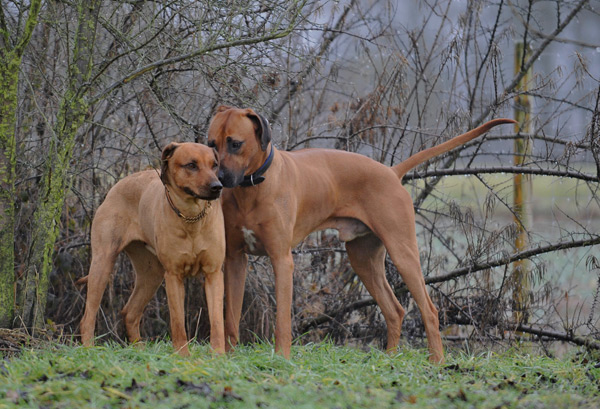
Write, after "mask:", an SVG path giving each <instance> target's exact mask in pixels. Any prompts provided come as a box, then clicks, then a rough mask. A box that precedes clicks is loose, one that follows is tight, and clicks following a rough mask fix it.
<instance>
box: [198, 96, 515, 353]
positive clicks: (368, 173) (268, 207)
mask: <svg viewBox="0 0 600 409" xmlns="http://www.w3.org/2000/svg"><path fill="white" fill-rule="evenodd" d="M512 122H514V121H512V120H508V119H498V120H495V121H490V122H488V123H486V124H484V125H482V126H481V127H479V128H476V129H475V130H473V131H470V132H467V133H466V134H464V135H460V136H458V137H456V138H453V139H452V140H450V141H448V142H446V143H444V144H441V145H439V146H436V147H433V148H430V149H427V150H425V151H422V152H419V153H417V154H416V155H414V156H413V157H411V158H409V159H407V160H406V161H405V162H402V163H400V164H399V165H397V166H394V167H392V168H390V167H387V166H385V165H382V164H381V163H378V162H376V161H374V160H372V159H369V158H367V157H366V156H362V155H359V154H355V153H349V152H344V151H338V150H329V149H304V150H300V151H295V152H283V151H278V150H276V149H275V150H274V151H273V159H272V164H271V166H270V168H268V170H267V171H266V173H265V174H264V176H265V180H264V182H263V183H261V184H258V185H256V186H251V187H240V186H238V184H239V183H240V182H241V181H242V179H243V177H244V175H249V174H252V173H253V172H255V171H256V170H257V169H259V168H260V167H261V166H262V164H263V163H265V161H266V159H267V157H268V155H269V153H270V152H271V146H270V145H271V143H270V141H271V134H270V129H269V125H268V123H267V121H266V120H265V119H264V118H263V117H262V116H260V115H258V114H257V113H256V112H254V111H253V110H251V109H235V108H230V107H220V108H219V109H218V110H217V113H216V114H215V116H214V118H213V119H212V121H211V124H210V127H209V131H208V144H209V146H212V147H214V148H215V149H217V151H218V152H219V157H220V169H219V178H220V180H221V182H223V185H224V186H225V187H229V188H231V189H225V192H224V195H223V199H222V202H223V211H224V214H225V230H226V236H227V252H226V257H225V293H226V316H225V317H226V319H225V334H226V337H227V345H226V346H227V347H228V348H230V347H232V346H234V345H236V343H237V341H238V331H239V321H240V315H241V309H242V299H243V294H244V282H245V278H246V264H247V256H246V254H256V255H268V256H269V257H270V258H271V262H272V265H273V269H274V273H275V292H276V302H277V313H276V325H275V348H276V350H277V351H278V352H280V353H281V354H283V355H284V356H285V357H289V355H290V346H291V341H292V327H291V306H292V285H293V284H292V282H293V277H292V276H293V271H294V262H293V259H292V248H293V247H294V246H296V245H297V244H298V243H299V242H300V241H301V240H303V239H304V238H305V237H306V236H307V235H308V234H309V233H311V232H312V231H315V230H321V229H325V228H335V229H337V230H338V231H339V237H340V239H341V240H342V241H345V242H346V249H347V252H348V257H349V259H350V263H351V265H352V267H353V268H354V270H355V272H356V274H357V275H358V276H359V277H360V279H361V280H362V282H363V283H364V285H365V287H366V288H367V290H368V291H369V293H370V294H371V295H372V296H373V298H374V299H375V300H376V301H377V304H378V305H379V307H380V308H381V311H382V313H383V315H384V317H385V320H386V323H387V327H388V337H387V347H388V349H393V348H396V347H397V345H398V342H399V338H400V330H401V325H402V320H403V317H404V309H403V308H402V307H401V306H400V304H399V303H398V300H397V299H396V297H395V296H394V293H393V291H392V289H391V288H390V286H389V284H388V282H387V280H386V278H385V268H384V260H385V251H386V249H387V251H388V253H389V255H390V257H391V259H392V261H393V262H394V265H395V266H396V268H397V269H398V271H399V272H400V275H401V276H402V279H403V280H404V283H405V284H406V286H407V288H408V289H409V291H410V292H411V294H412V296H413V298H414V300H415V302H416V304H417V306H418V307H419V309H420V311H421V314H422V317H423V322H424V325H425V331H426V334H427V338H428V342H429V351H430V359H431V361H434V362H442V361H443V360H444V353H443V348H442V341H441V337H440V331H439V321H438V311H437V309H436V307H435V306H434V305H433V303H432V301H431V299H430V298H429V295H428V293H427V289H426V286H425V281H424V279H423V275H422V273H421V265H420V261H419V251H418V247H417V239H416V234H415V214H414V210H413V202H412V200H411V198H410V196H409V194H408V192H407V190H406V189H405V188H404V187H403V186H402V183H401V178H402V176H403V175H404V174H405V173H406V172H407V171H408V170H410V169H411V168H413V167H415V166H417V165H418V164H420V163H423V162H424V161H426V160H428V159H430V158H432V157H434V156H437V155H440V154H442V153H444V152H447V151H448V150H450V149H453V148H454V147H457V146H459V145H462V144H464V143H466V142H467V141H469V140H471V139H473V138H475V137H477V136H479V135H481V134H483V133H484V132H486V131H487V130H489V129H490V128H492V127H494V126H496V125H499V124H502V123H512Z"/></svg>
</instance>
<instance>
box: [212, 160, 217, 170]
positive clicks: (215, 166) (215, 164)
mask: <svg viewBox="0 0 600 409" xmlns="http://www.w3.org/2000/svg"><path fill="white" fill-rule="evenodd" d="M218 167H219V162H217V161H215V163H213V167H212V168H213V169H216V168H218Z"/></svg>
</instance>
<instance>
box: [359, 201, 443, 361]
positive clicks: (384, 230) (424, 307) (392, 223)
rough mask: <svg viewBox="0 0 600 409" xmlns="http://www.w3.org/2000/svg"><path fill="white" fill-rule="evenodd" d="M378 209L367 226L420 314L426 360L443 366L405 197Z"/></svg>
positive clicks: (409, 205)
mask: <svg viewBox="0 0 600 409" xmlns="http://www.w3.org/2000/svg"><path fill="white" fill-rule="evenodd" d="M397 193H398V194H397V195H389V196H388V197H386V202H385V203H382V204H381V205H380V206H377V211H376V212H373V213H372V214H371V215H370V216H371V220H370V221H369V223H367V224H368V225H369V226H370V227H371V229H372V230H373V232H374V233H375V234H377V236H378V237H379V238H380V239H381V241H382V242H383V245H384V246H385V247H386V249H387V251H388V253H389V255H390V258H391V259H392V261H393V263H394V265H395V266H396V268H397V269H398V272H399V273H400V275H401V276H402V280H403V281H404V284H406V287H407V288H408V291H409V292H410V294H411V295H412V297H413V299H414V300H415V303H416V304H417V306H418V307H419V310H420V311H421V316H422V318H423V325H424V326H425V332H426V334H427V342H428V344H429V353H430V356H429V359H430V361H432V362H440V363H441V362H443V360H444V351H443V347H442V339H441V335H440V328H439V318H438V310H437V308H436V307H435V305H433V302H432V301H431V298H430V297H429V294H428V293H427V287H426V285H425V279H424V278H423V273H422V271H421V262H420V260H419V248H418V245H417V238H416V229H415V214H414V211H413V206H412V201H411V200H410V197H409V196H408V193H407V192H406V191H403V190H398V191H397Z"/></svg>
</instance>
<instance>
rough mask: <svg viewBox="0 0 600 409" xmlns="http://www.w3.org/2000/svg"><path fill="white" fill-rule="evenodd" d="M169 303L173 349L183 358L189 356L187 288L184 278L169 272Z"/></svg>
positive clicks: (167, 285)
mask: <svg viewBox="0 0 600 409" xmlns="http://www.w3.org/2000/svg"><path fill="white" fill-rule="evenodd" d="M165 286H166V290H167V301H168V303H169V315H170V317H171V338H172V340H173V347H174V348H175V350H176V351H177V352H179V354H180V355H181V356H189V354H190V351H189V349H188V341H187V335H186V332H185V310H184V309H185V307H184V301H185V287H184V285H183V277H181V275H179V274H173V273H171V272H169V271H167V273H166V274H165Z"/></svg>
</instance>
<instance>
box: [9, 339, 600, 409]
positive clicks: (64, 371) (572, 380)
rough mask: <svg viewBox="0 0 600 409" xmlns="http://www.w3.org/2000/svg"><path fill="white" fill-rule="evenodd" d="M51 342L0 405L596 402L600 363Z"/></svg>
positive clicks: (13, 379)
mask: <svg viewBox="0 0 600 409" xmlns="http://www.w3.org/2000/svg"><path fill="white" fill-rule="evenodd" d="M191 352H192V356H191V357H190V358H189V359H184V358H181V357H179V356H178V355H176V354H174V353H173V351H172V348H171V346H170V344H168V343H165V342H159V343H151V344H148V345H146V346H145V347H141V348H139V347H127V348H122V347H120V346H103V347H95V348H91V349H86V348H82V347H67V346H57V347H54V348H49V349H45V350H31V351H24V352H23V353H22V354H21V355H20V356H19V357H15V358H12V359H11V360H10V361H9V362H5V363H4V365H3V366H1V367H0V408H3V407H6V408H12V407H55V408H62V407H64V408H67V407H68V408H72V407H107V408H108V407H130V408H145V407H149V408H155V407H188V406H189V407H194V408H216V407H227V408H250V407H262V408H290V407H296V408H333V407H339V408H346V407H352V408H386V407H390V408H401V407H411V408H415V407H423V408H428V407H431V408H436V407H461V408H462V407H465V408H466V407H477V408H501V407H507V408H511V407H514V408H516V407H519V408H523V407H525V408H527V407H531V408H534V407H536V408H537V407H545V408H574V407H582V408H584V407H589V408H591V407H597V405H598V404H599V403H600V392H599V385H600V369H598V368H595V367H594V365H593V364H592V363H590V362H588V361H587V360H586V359H585V358H584V357H577V358H576V359H573V358H572V357H571V358H570V359H567V358H565V359H551V358H547V357H544V356H536V355H530V354H526V353H524V352H522V351H509V352H506V353H500V354H497V353H489V354H486V355H481V356H471V355H464V354H461V353H453V354H449V356H448V362H447V363H446V364H445V365H441V366H437V365H433V364H430V363H429V362H428V361H427V355H426V352H425V351H422V350H413V349H406V350H403V351H402V352H400V353H398V354H396V355H393V356H391V355H388V354H386V353H384V352H381V351H378V350H372V351H369V352H364V351H360V350H357V349H353V348H343V347H336V346H333V345H331V344H328V343H321V344H312V345H307V346H302V347H295V348H294V349H293V350H292V359H291V360H289V361H287V360H285V359H283V358H281V357H279V356H277V355H275V354H274V353H273V352H272V347H271V346H270V345H265V344H260V345H253V346H250V347H241V348H239V349H237V350H236V352H235V353H233V354H230V355H227V356H214V355H212V354H211V353H210V351H209V349H208V347H206V346H198V345H197V344H192V348H191Z"/></svg>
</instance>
